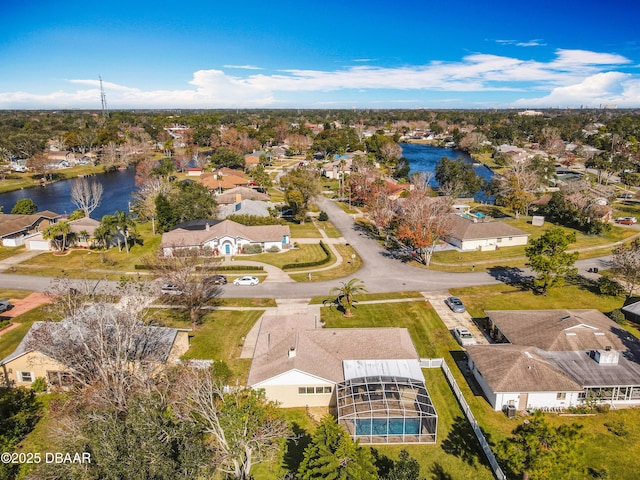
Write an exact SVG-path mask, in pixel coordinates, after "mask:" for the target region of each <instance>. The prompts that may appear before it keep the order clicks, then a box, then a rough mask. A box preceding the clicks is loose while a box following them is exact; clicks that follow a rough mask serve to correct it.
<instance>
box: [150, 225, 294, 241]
mask: <svg viewBox="0 0 640 480" xmlns="http://www.w3.org/2000/svg"><path fill="white" fill-rule="evenodd" d="M285 235H287V236H289V237H290V236H291V229H290V228H289V226H288V225H257V226H247V225H242V224H240V223H237V222H234V221H232V220H224V221H222V222H220V223H218V224H216V225H213V226H211V227H209V230H185V229H182V228H177V229H175V230H171V231H170V232H166V233H164V234H163V235H162V243H161V246H162V247H186V246H198V245H202V244H203V243H205V242H207V241H209V240H213V239H214V238H221V237H224V236H229V237H234V238H246V239H247V240H249V241H251V242H269V241H273V242H275V241H281V240H282V238H283V237H284V236H285Z"/></svg>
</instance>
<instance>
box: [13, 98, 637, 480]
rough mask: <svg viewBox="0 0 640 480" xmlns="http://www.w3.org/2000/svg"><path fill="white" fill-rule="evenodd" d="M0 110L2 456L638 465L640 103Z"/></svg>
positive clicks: (485, 471)
mask: <svg viewBox="0 0 640 480" xmlns="http://www.w3.org/2000/svg"><path fill="white" fill-rule="evenodd" d="M27 123H28V124H29V129H28V132H29V135H30V136H29V142H28V143H25V130H24V128H23V127H24V126H25V125H26V124H27ZM21 125H22V127H21ZM34 125H35V127H34ZM36 127H37V128H36ZM0 128H2V132H3V135H2V137H0V154H1V160H2V161H1V163H0V173H1V177H0V187H1V190H0V191H1V192H2V193H0V205H2V213H1V214H0V238H1V239H2V242H1V246H0V270H1V275H0V296H1V298H0V311H1V313H0V405H2V408H0V413H1V414H2V417H0V425H3V428H2V429H0V430H3V431H6V432H7V433H3V432H0V444H2V445H3V448H4V450H5V451H7V454H8V455H9V456H8V457H6V458H8V459H11V458H13V457H12V455H14V454H15V458H22V457H19V455H22V454H24V455H27V454H32V457H33V458H38V457H37V456H36V453H38V452H39V450H38V448H40V446H41V445H45V444H46V445H47V450H48V451H51V452H53V451H58V452H67V453H69V454H72V455H71V457H70V458H71V461H69V462H60V463H59V464H56V465H51V464H45V462H35V461H34V462H31V463H28V462H11V461H6V462H5V460H4V458H5V457H4V456H3V464H2V465H0V478H11V479H13V478H36V479H39V478H43V479H44V478H123V479H125V478H185V479H187V478H203V479H204V478H212V479H223V478H225V479H226V478H236V479H249V478H255V479H274V480H275V479H281V478H299V479H307V478H309V479H310V478H349V479H351V478H354V479H360V478H362V479H368V478H371V479H374V478H383V479H399V478H409V479H413V478H415V479H419V478H441V479H443V478H477V479H491V478H497V479H506V478H520V477H522V478H532V479H534V478H537V479H542V478H558V479H560V478H562V479H574V478H575V479H583V478H629V479H631V478H635V477H634V474H635V475H637V464H636V465H635V466H634V465H633V460H632V459H629V462H621V461H620V458H619V456H620V452H622V451H628V452H633V451H637V450H638V449H639V448H640V436H639V435H640V434H639V433H638V432H640V414H639V412H640V410H639V407H640V294H639V292H638V288H640V287H639V286H640V239H639V238H640V227H639V226H638V224H637V220H636V219H637V217H638V216H639V215H640V190H638V187H639V186H640V151H639V148H638V147H639V145H638V140H637V139H638V138H640V137H639V135H640V112H638V111H637V110H624V109H620V110H618V109H604V108H601V109H581V110H561V109H550V110H546V109H542V110H529V109H518V110H497V111H480V110H460V111H454V110H421V109H417V110H390V111H385V110H378V111H356V110H326V111H325V110H259V111H258V110H237V111H229V110H197V111H196V110H194V111H190V110H182V111H180V112H175V111H166V112H164V111H145V110H136V111H122V112H120V111H111V112H107V111H106V110H104V109H103V111H98V112H95V111H84V112H83V111H58V112H39V111H0ZM5 406H6V407H5ZM16 422H18V423H19V425H20V427H19V428H18V427H17V426H16V425H17V424H18V423H16ZM541 437H544V438H546V440H545V442H547V443H545V445H544V448H542V447H541V446H540V442H541V441H540V440H539V439H540V438H541ZM531 444H533V445H535V448H532V449H530V450H527V449H526V448H524V447H523V445H531ZM132 445H135V448H132V447H131V446H132ZM336 446H337V447H336ZM75 453H79V454H80V457H79V458H80V459H82V458H84V457H82V454H83V453H86V454H87V455H89V456H90V457H91V462H90V463H86V462H85V463H83V462H81V461H79V462H74V461H73V459H74V457H73V454H75ZM3 455H4V454H3ZM24 458H26V457H24ZM523 458H526V460H523ZM405 469H408V470H412V471H414V473H415V476H409V474H404V473H399V472H405V471H408V470H405ZM134 470H135V471H136V472H137V473H136V474H135V475H132V474H131V472H132V471H134ZM154 472H155V473H154ZM158 472H164V473H162V474H161V473H158ZM322 472H325V473H326V472H334V473H335V475H334V476H325V473H322ZM336 472H337V473H336ZM418 473H419V475H418ZM430 474H431V476H429V475H430ZM327 475H328V474H327ZM332 475H333V473H332Z"/></svg>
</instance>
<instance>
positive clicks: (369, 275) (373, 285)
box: [0, 197, 607, 298]
mask: <svg viewBox="0 0 640 480" xmlns="http://www.w3.org/2000/svg"><path fill="white" fill-rule="evenodd" d="M317 205H318V207H319V208H320V209H321V210H324V211H325V212H327V214H328V215H329V218H330V219H331V222H332V223H333V224H334V225H335V226H336V228H337V229H338V230H340V232H341V233H342V236H343V237H344V239H345V240H346V241H347V242H348V243H350V244H351V245H352V246H353V247H354V248H355V250H356V251H357V252H358V253H359V254H360V256H361V258H362V261H363V267H362V268H361V269H360V270H358V272H356V273H355V274H354V275H352V276H350V277H345V278H343V279H340V280H331V281H326V282H311V283H307V282H304V283H292V282H283V283H279V282H265V283H261V284H260V285H258V286H255V287H246V286H245V287H239V286H234V285H226V286H225V288H224V292H223V296H226V297H244V298H251V297H264V298H309V297H313V296H322V295H327V296H328V294H329V290H331V289H332V288H333V287H336V286H339V285H340V283H341V282H346V281H348V280H349V279H350V278H353V277H357V278H359V279H360V280H362V281H363V282H364V284H365V286H366V288H367V290H368V291H369V292H371V293H382V292H399V291H407V290H417V291H430V290H445V289H449V288H452V287H462V286H475V285H489V284H496V283H501V282H503V281H505V280H507V279H512V278H513V277H514V276H516V277H518V276H520V277H521V276H529V275H530V272H528V271H526V270H518V269H515V270H514V271H512V272H509V271H504V272H499V273H498V274H495V273H494V274H491V273H489V272H487V271H482V270H481V269H480V270H479V271H476V272H468V273H451V272H440V271H433V270H427V269H423V268H417V267H411V266H409V265H406V264H404V263H402V262H401V261H399V260H394V259H391V258H388V257H387V256H386V255H385V250H384V249H383V248H382V247H381V246H380V245H378V243H377V242H376V241H375V240H373V239H371V238H370V237H368V236H367V235H366V234H365V233H363V232H359V231H358V230H356V229H355V228H354V227H355V222H354V220H353V218H352V216H351V215H348V214H347V213H345V212H344V211H343V210H342V209H341V208H340V207H339V206H338V205H336V204H335V203H334V202H333V201H331V200H329V199H327V198H324V197H322V198H320V199H318V200H317ZM606 262H607V257H605V258H593V259H588V260H581V261H578V262H577V263H576V266H577V267H578V269H579V270H580V272H581V273H584V272H585V271H586V269H587V268H591V267H598V268H606ZM587 275H589V274H587ZM52 280H53V279H52V278H49V277H35V276H27V275H13V274H7V273H0V287H3V288H15V289H24V290H34V291H45V290H48V289H50V287H51V282H52Z"/></svg>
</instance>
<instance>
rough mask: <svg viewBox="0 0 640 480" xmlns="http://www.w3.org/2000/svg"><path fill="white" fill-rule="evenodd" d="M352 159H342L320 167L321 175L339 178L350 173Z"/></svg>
mask: <svg viewBox="0 0 640 480" xmlns="http://www.w3.org/2000/svg"><path fill="white" fill-rule="evenodd" d="M352 163H353V161H352V159H351V158H350V157H344V158H340V159H337V160H334V161H333V162H329V163H325V164H324V165H322V171H321V174H322V175H323V176H325V177H327V178H333V179H336V178H340V177H342V176H344V175H349V174H350V173H351V166H352Z"/></svg>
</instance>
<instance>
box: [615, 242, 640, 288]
mask: <svg viewBox="0 0 640 480" xmlns="http://www.w3.org/2000/svg"><path fill="white" fill-rule="evenodd" d="M611 269H612V270H613V273H614V274H615V275H616V276H617V277H618V278H620V280H621V281H622V282H624V283H625V284H626V286H627V297H631V295H633V291H634V289H635V288H636V286H637V285H638V284H640V240H638V239H637V238H636V239H634V240H633V241H632V242H631V243H624V244H622V245H619V246H617V247H616V248H614V250H613V255H612V256H611Z"/></svg>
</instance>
